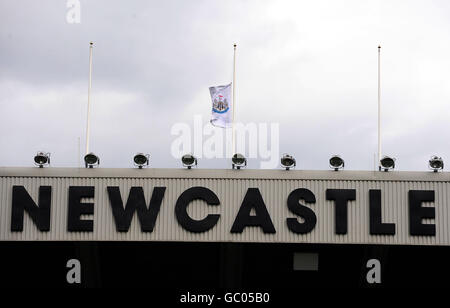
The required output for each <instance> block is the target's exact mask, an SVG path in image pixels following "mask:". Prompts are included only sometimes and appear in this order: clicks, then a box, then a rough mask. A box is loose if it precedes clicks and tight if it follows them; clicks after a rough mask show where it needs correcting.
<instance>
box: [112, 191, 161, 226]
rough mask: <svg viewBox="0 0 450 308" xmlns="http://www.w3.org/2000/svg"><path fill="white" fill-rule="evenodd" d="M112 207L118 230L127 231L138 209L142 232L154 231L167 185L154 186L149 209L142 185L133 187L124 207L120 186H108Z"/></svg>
mask: <svg viewBox="0 0 450 308" xmlns="http://www.w3.org/2000/svg"><path fill="white" fill-rule="evenodd" d="M107 190H108V196H109V200H110V201H111V202H110V203H111V208H112V212H113V216H114V221H115V222H116V230H117V231H119V232H127V231H128V229H129V228H130V224H131V219H132V218H133V215H134V212H135V211H136V210H137V214H138V218H139V222H140V223H141V231H142V232H152V231H153V228H154V227H155V221H156V218H157V217H158V213H159V209H160V207H161V203H162V199H163V197H164V192H165V191H166V188H165V187H155V188H153V194H152V198H151V199H150V204H149V206H148V209H147V205H146V204H145V197H144V190H143V189H142V187H131V189H130V194H129V195H128V200H127V204H126V205H125V209H124V208H123V201H122V197H121V196H120V190H119V187H117V186H116V187H107Z"/></svg>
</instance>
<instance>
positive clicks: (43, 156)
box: [34, 152, 50, 168]
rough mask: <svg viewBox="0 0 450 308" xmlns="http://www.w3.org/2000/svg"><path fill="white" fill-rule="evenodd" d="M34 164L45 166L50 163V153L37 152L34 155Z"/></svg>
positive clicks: (40, 166)
mask: <svg viewBox="0 0 450 308" xmlns="http://www.w3.org/2000/svg"><path fill="white" fill-rule="evenodd" d="M34 164H35V165H36V166H38V167H39V168H44V166H45V165H50V153H44V152H37V154H36V156H35V157H34Z"/></svg>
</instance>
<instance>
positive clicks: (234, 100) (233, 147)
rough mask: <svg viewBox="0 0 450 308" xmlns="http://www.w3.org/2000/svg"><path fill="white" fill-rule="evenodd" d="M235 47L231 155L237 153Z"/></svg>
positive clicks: (234, 58)
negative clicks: (235, 128)
mask: <svg viewBox="0 0 450 308" xmlns="http://www.w3.org/2000/svg"><path fill="white" fill-rule="evenodd" d="M233 47H234V54H233V107H232V108H233V122H232V130H233V131H232V134H233V136H232V143H233V144H232V149H233V151H232V153H231V155H234V154H235V151H236V145H235V143H236V142H235V130H234V121H235V109H236V95H235V94H236V44H234V45H233Z"/></svg>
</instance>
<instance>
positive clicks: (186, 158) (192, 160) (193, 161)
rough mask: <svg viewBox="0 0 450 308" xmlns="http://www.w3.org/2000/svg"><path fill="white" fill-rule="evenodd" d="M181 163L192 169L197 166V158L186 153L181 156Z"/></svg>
mask: <svg viewBox="0 0 450 308" xmlns="http://www.w3.org/2000/svg"><path fill="white" fill-rule="evenodd" d="M181 163H182V164H183V167H187V168H188V169H191V168H192V167H193V166H197V158H196V157H195V156H194V155H192V154H185V155H183V157H181Z"/></svg>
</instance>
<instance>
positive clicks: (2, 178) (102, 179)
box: [0, 168, 450, 245]
mask: <svg viewBox="0 0 450 308" xmlns="http://www.w3.org/2000/svg"><path fill="white" fill-rule="evenodd" d="M49 170H50V168H49ZM95 171H98V172H99V173H98V176H96V173H95ZM46 172H47V173H46ZM121 172H122V171H121V170H110V169H103V170H101V169H98V170H94V171H92V170H83V169H57V170H53V171H52V170H50V171H45V170H44V171H42V169H41V170H38V168H32V169H30V168H22V169H20V168H0V194H1V195H0V202H1V204H0V240H3V241H5V240H6V241H11V240H12V241H14V240H26V241H32V240H49V241H60V240H76V241H85V240H88V241H116V240H118V241H210V242H230V241H231V242H279V243H282V242H286V243H346V244H349V243H362V244H401V245H449V244H450V236H449V227H448V225H449V222H450V212H449V210H448V205H449V197H450V193H449V188H450V178H449V176H448V173H440V174H433V173H431V172H428V173H425V172H424V173H423V176H422V178H423V180H421V176H420V173H402V172H389V173H383V172H377V173H374V172H347V173H346V172H323V171H318V172H312V171H309V172H301V171H295V172H291V171H289V172H283V173H280V171H279V170H273V171H271V170H265V171H260V172H257V171H251V172H245V170H240V171H231V170H213V171H211V170H189V171H187V170H164V169H161V170H152V171H146V172H147V173H140V174H138V173H135V172H136V171H135V170H133V169H132V171H129V170H127V171H123V173H121ZM14 173H16V174H18V175H19V176H14ZM158 174H159V176H158ZM283 174H284V175H286V176H285V178H283ZM430 174H431V175H430ZM340 175H341V178H342V179H339V176H340ZM432 176H434V178H433V177H432ZM13 185H23V186H24V187H25V188H26V190H27V191H28V193H29V194H30V196H31V197H32V198H33V200H35V202H36V201H37V200H38V192H39V186H42V185H50V186H52V205H51V206H52V207H51V226H50V231H49V232H40V231H38V230H37V228H36V226H35V225H34V223H33V222H32V220H31V218H30V217H29V216H28V214H27V213H25V215H24V229H23V232H11V231H10V226H11V205H12V187H13ZM69 186H94V187H95V197H94V198H93V200H92V202H94V215H92V216H87V217H84V219H93V220H94V231H93V232H68V231H67V210H68V189H69ZM107 186H119V187H120V191H121V195H122V199H123V200H124V203H125V202H126V200H127V198H128V193H129V190H130V188H131V187H133V186H142V187H143V189H144V194H145V198H146V201H147V203H148V202H149V201H150V198H151V194H152V191H153V187H155V186H165V187H167V188H166V192H165V196H164V199H163V202H162V205H161V210H160V213H159V216H158V218H157V220H156V224H155V228H154V231H153V232H152V233H143V232H141V229H140V225H139V221H138V219H137V215H136V214H135V216H134V217H133V220H132V223H131V226H130V229H129V231H128V232H125V233H124V232H117V231H116V228H115V224H114V220H113V215H112V211H111V207H110V204H109V198H108V194H107V191H106V187H107ZM193 186H203V187H207V188H209V189H211V190H212V191H214V192H215V193H216V195H217V196H218V197H219V199H220V202H221V204H220V206H207V205H206V204H205V203H204V202H202V201H194V202H192V203H191V204H190V205H189V207H188V213H189V214H190V215H191V217H193V218H194V219H201V218H203V217H205V216H206V215H208V214H220V219H219V221H218V223H217V225H216V226H215V227H214V228H212V229H211V230H209V231H208V232H204V233H190V232H188V231H186V230H184V229H183V228H182V227H181V226H180V225H179V224H178V222H177V220H176V218H175V212H174V211H175V210H174V209H175V203H176V201H177V198H178V197H179V196H180V194H181V193H182V192H183V191H185V190H186V189H188V188H190V187H193ZM253 187H254V188H259V190H260V192H261V194H262V197H263V199H264V201H265V204H266V207H267V210H268V212H269V214H270V216H271V219H272V222H273V224H274V226H275V229H276V231H277V232H276V233H275V234H264V233H263V232H262V230H261V228H259V227H248V228H246V229H245V230H244V231H243V232H242V233H241V234H232V233H230V229H231V226H232V224H233V222H234V219H235V217H236V214H237V212H238V210H239V207H240V205H241V203H242V200H243V198H244V196H245V193H246V191H247V189H248V188H253ZM296 188H307V189H309V190H311V191H312V192H313V193H314V195H315V197H316V203H315V204H308V205H307V206H308V207H310V208H311V209H313V211H314V212H315V214H316V216H317V225H316V227H315V229H314V230H313V231H312V232H310V233H308V234H304V235H298V234H295V233H293V232H291V231H290V230H289V229H288V228H287V225H286V218H288V217H296V215H294V214H292V213H290V212H289V210H288V208H287V197H288V195H289V193H290V192H291V191H293V190H294V189H296ZM329 188H341V189H356V200H355V201H350V202H349V204H348V233H347V234H346V235H336V234H335V231H334V230H335V229H334V228H335V215H334V207H335V206H334V202H332V201H327V200H326V197H325V191H326V189H329ZM369 189H381V190H382V196H381V197H382V217H383V222H387V223H395V224H396V234H395V235H394V236H383V235H376V236H371V235H370V234H369ZM411 189H422V190H434V191H435V202H434V203H433V204H424V206H434V207H435V209H436V210H435V211H436V219H435V220H431V221H430V222H432V223H434V224H435V225H436V236H410V235H409V222H408V219H409V216H408V191H409V190H411ZM84 202H87V201H84ZM299 219H300V218H299Z"/></svg>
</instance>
